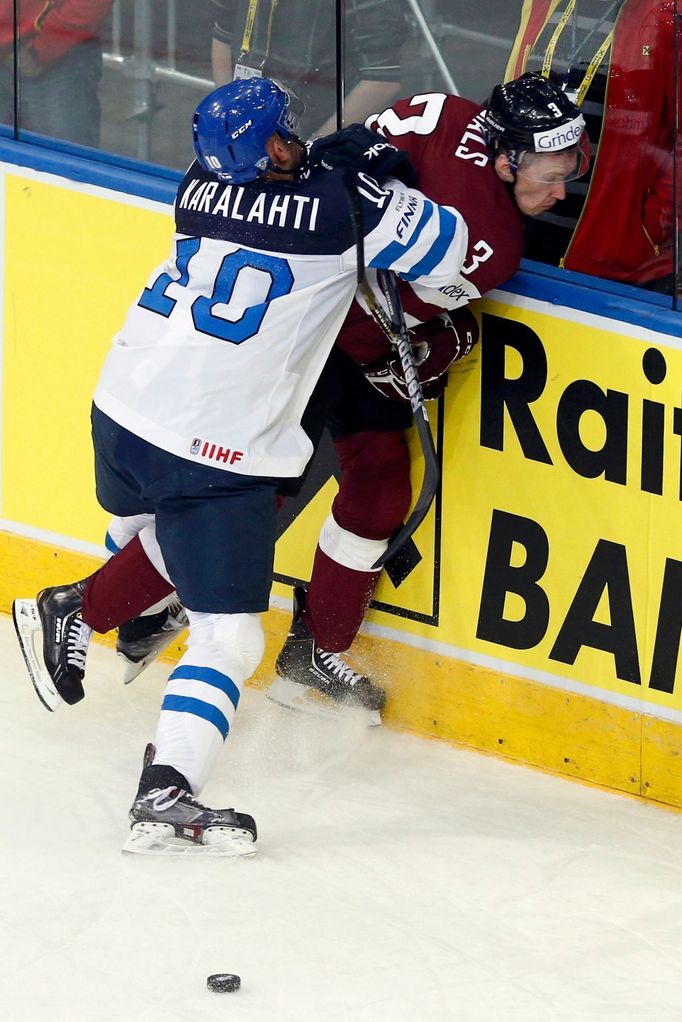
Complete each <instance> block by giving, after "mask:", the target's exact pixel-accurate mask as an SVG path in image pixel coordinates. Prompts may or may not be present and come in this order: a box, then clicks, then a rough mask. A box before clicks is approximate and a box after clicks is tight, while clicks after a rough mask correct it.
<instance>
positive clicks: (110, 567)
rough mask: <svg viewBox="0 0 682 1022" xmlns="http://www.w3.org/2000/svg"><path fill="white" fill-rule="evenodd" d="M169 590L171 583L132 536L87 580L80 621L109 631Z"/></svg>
mask: <svg viewBox="0 0 682 1022" xmlns="http://www.w3.org/2000/svg"><path fill="white" fill-rule="evenodd" d="M172 592H173V586H172V585H171V583H170V582H168V581H167V580H166V579H165V578H164V577H163V575H161V574H159V572H158V571H157V570H156V568H155V567H154V565H153V564H152V562H151V561H150V560H149V558H148V557H147V555H146V553H145V551H144V547H143V546H142V543H141V542H140V537H139V536H136V537H135V539H131V541H130V543H127V544H126V545H125V546H124V547H123V549H122V550H121V551H119V553H117V554H115V555H114V556H113V557H111V558H110V559H109V560H108V561H107V562H106V564H104V565H102V567H101V568H100V569H99V571H97V572H95V574H94V575H91V576H90V578H89V579H88V582H87V585H86V587H85V593H84V594H83V620H84V621H85V623H86V624H87V625H90V627H91V628H93V629H94V630H95V631H96V632H101V633H104V632H109V631H111V629H112V628H118V626H119V625H122V624H123V623H124V621H130V619H131V618H133V617H138V615H139V614H141V613H142V611H144V610H146V609H147V607H152V606H153V605H154V604H155V603H158V602H159V600H162V599H163V598H164V597H166V596H169V595H170V594H171V593H172Z"/></svg>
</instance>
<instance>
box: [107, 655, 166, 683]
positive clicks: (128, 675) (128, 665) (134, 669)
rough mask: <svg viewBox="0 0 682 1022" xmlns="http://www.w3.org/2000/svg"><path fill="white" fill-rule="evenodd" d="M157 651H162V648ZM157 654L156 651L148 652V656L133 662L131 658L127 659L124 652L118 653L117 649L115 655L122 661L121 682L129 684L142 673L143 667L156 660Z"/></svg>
mask: <svg viewBox="0 0 682 1022" xmlns="http://www.w3.org/2000/svg"><path fill="white" fill-rule="evenodd" d="M159 652H162V650H159ZM158 655H159V654H158V653H150V654H149V656H146V657H143V658H142V660H138V661H137V663H135V662H134V661H133V660H129V659H128V657H127V656H126V655H125V653H120V652H119V651H118V650H117V651H116V656H117V657H119V659H120V660H121V661H122V662H123V674H122V679H123V684H124V685H129V684H130V682H131V681H135V678H137V676H138V675H139V674H142V672H143V671H144V670H145V668H147V667H149V665H150V664H151V663H153V661H154V660H156V658H157V656H158Z"/></svg>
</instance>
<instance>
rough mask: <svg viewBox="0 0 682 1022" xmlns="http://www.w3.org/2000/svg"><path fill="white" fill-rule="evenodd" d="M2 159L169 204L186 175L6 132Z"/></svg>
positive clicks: (1, 138)
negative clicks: (29, 140)
mask: <svg viewBox="0 0 682 1022" xmlns="http://www.w3.org/2000/svg"><path fill="white" fill-rule="evenodd" d="M36 139H37V136H36ZM0 161H1V162H3V163H12V164H14V165H15V166H19V167H30V168H31V169H32V170H37V171H41V172H43V173H46V174H56V175H57V176H59V177H65V178H68V180H70V181H78V182H80V183H82V184H90V185H97V186H99V187H100V188H109V189H110V190H111V191H115V192H123V193H124V194H127V195H138V196H140V197H141V198H143V199H151V200H152V201H153V202H162V203H164V204H166V205H172V204H173V202H174V201H175V194H176V192H177V190H178V185H179V184H180V182H181V181H182V178H183V175H182V174H181V173H180V172H179V171H176V170H170V169H168V168H167V167H156V166H154V165H153V164H150V163H142V162H141V161H138V160H131V159H128V158H127V157H125V156H115V155H113V154H112V153H103V152H100V150H99V149H88V148H86V147H85V146H75V145H68V144H67V143H65V142H54V143H53V144H51V145H49V146H48V145H45V144H44V143H43V144H41V143H40V142H38V141H37V140H33V141H31V142H28V141H27V142H23V141H21V142H17V141H15V140H14V139H12V138H11V137H9V138H8V137H7V134H6V132H0Z"/></svg>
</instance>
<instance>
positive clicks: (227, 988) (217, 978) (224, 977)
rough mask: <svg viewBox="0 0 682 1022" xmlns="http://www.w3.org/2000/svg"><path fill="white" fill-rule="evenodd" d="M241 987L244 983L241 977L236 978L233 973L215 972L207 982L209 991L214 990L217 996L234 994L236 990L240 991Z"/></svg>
mask: <svg viewBox="0 0 682 1022" xmlns="http://www.w3.org/2000/svg"><path fill="white" fill-rule="evenodd" d="M241 985H242V981H241V979H240V978H239V976H235V975H234V973H231V972H215V973H214V974H213V975H212V976H209V977H208V978H207V980H206V986H207V987H208V989H209V990H214V991H215V992H216V993H217V994H224V993H232V991H234V990H239V988H240V986H241Z"/></svg>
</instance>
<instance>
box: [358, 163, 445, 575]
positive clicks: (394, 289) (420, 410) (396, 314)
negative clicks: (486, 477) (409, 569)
mask: <svg viewBox="0 0 682 1022" xmlns="http://www.w3.org/2000/svg"><path fill="white" fill-rule="evenodd" d="M345 183H346V191H347V192H348V197H349V202H350V207H351V215H352V220H353V230H354V232H355V246H356V250H357V263H358V286H359V288H360V291H361V292H362V296H363V298H364V299H365V301H366V302H367V305H368V308H369V310H370V312H371V314H372V316H373V318H374V320H375V321H376V323H377V324H378V326H379V327H380V328H381V329H382V330H383V332H384V334H385V335H386V337H387V338H388V340H389V341H390V342H391V344H392V345H393V346H394V347H395V348H396V350H397V352H398V356H399V358H400V364H401V366H402V370H403V376H404V377H405V382H406V384H407V391H408V394H409V396H410V404H411V405H412V412H413V414H414V421H415V426H416V428H417V434H418V436H419V442H420V444H421V449H422V453H423V455H424V476H423V478H422V485H421V490H420V491H419V496H418V497H417V501H416V503H415V505H414V507H413V508H412V512H411V514H410V516H409V518H408V519H407V521H406V522H405V524H404V525H403V526H402V528H400V529H399V530H398V532H396V533H395V535H394V536H393V538H392V539H391V540H390V542H389V544H388V546H387V548H386V550H384V552H383V554H382V555H381V557H379V558H378V559H377V560H376V561H375V562H374V564H373V565H372V568H373V569H377V568H383V566H384V565H385V564H386V562H387V561H389V560H390V559H391V558H392V557H393V556H394V555H395V554H397V553H398V551H399V550H400V549H401V547H403V546H404V545H405V543H406V542H407V540H408V539H409V538H410V536H412V534H413V533H414V532H415V531H416V529H417V528H418V527H419V526H420V525H421V523H422V522H423V521H424V518H425V517H426V515H427V513H428V510H429V508H430V507H431V504H432V503H433V498H434V497H435V495H436V492H437V490H438V484H439V482H440V467H439V465H438V456H437V454H436V448H435V446H434V443H433V437H432V435H431V427H430V426H429V416H428V413H427V411H426V404H425V402H424V394H423V391H422V386H421V382H420V380H419V377H418V375H417V369H416V366H415V364H414V357H413V355H412V345H411V344H410V337H409V334H408V332H407V325H406V323H405V315H404V313H403V307H402V302H401V301H400V294H399V292H398V284H397V281H396V278H395V275H394V274H393V273H391V272H390V271H389V270H378V271H377V278H378V281H379V287H380V288H381V291H382V293H383V295H384V298H385V299H386V305H387V307H388V315H386V312H385V311H384V309H383V308H382V307H381V305H380V304H379V302H378V301H377V299H376V296H375V295H374V293H373V292H372V289H371V288H370V286H369V284H368V282H367V277H366V275H365V245H364V230H363V223H362V207H361V205H360V196H359V195H358V187H357V183H356V180H355V175H354V174H353V173H352V172H349V173H347V174H346V175H345Z"/></svg>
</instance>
